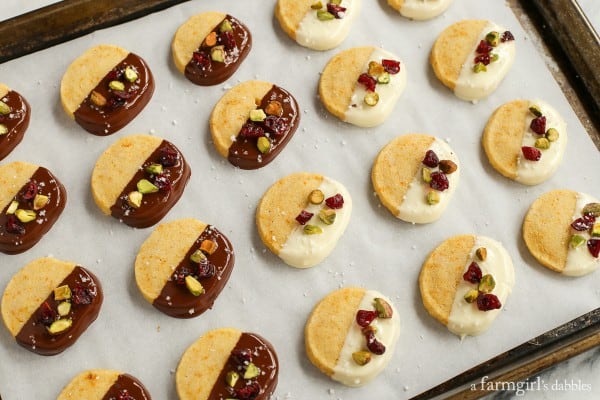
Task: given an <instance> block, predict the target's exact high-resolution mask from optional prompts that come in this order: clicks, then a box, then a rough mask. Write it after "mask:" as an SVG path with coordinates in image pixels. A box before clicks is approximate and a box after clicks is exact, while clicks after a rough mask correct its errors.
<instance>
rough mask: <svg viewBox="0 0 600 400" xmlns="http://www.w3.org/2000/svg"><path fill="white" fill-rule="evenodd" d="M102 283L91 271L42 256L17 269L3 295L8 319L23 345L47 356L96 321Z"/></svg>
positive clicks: (68, 342)
mask: <svg viewBox="0 0 600 400" xmlns="http://www.w3.org/2000/svg"><path fill="white" fill-rule="evenodd" d="M102 300H103V294H102V287H101V286H100V282H99V281H98V278H96V276H94V274H92V273H91V272H90V271H88V270H87V269H85V268H83V267H81V266H79V265H77V264H75V263H71V262H65V261H60V260H56V259H54V258H40V259H37V260H34V261H32V262H30V263H29V264H27V265H26V266H24V267H23V268H22V269H21V270H20V271H19V272H17V273H16V274H15V275H14V276H13V277H12V279H11V280H10V282H9V283H8V285H7V286H6V290H5V291H4V295H3V296H2V319H3V320H4V324H5V325H6V327H7V328H8V330H9V331H10V333H11V335H13V336H14V337H15V339H16V341H17V343H18V344H20V345H21V346H23V347H25V348H26V349H27V350H29V351H32V352H34V353H37V354H41V355H46V356H47V355H54V354H58V353H60V352H62V351H64V350H65V349H67V348H68V347H70V346H71V345H73V343H75V341H77V339H78V338H79V337H80V336H81V335H82V334H83V333H84V332H85V330H86V329H87V328H88V326H89V325H90V324H91V323H92V322H94V321H95V320H96V317H97V316H98V313H99V312H100V307H101V305H102Z"/></svg>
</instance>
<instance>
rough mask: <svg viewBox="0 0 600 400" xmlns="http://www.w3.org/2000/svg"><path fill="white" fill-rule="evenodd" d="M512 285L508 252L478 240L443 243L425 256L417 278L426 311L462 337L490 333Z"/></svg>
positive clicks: (467, 238)
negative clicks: (489, 330) (491, 326)
mask: <svg viewBox="0 0 600 400" xmlns="http://www.w3.org/2000/svg"><path fill="white" fill-rule="evenodd" d="M514 283H515V273H514V267H513V263H512V260H511V258H510V255H509V254H508V252H507V251H506V249H505V248H504V247H503V246H502V244H501V243H499V242H497V241H496V240H494V239H491V238H488V237H485V236H480V235H460V236H454V237H451V238H449V239H447V240H445V241H444V242H442V243H441V244H440V245H438V246H437V247H436V248H435V249H434V250H433V251H432V252H431V253H430V254H429V256H428V257H427V259H426V260H425V262H424V263H423V266H422V268H421V273H420V275H419V289H420V291H421V298H422V300H423V305H424V306H425V309H426V310H427V312H428V313H429V314H430V315H431V316H432V317H433V318H435V319H436V320H438V321H439V322H441V323H442V324H444V325H445V326H446V327H447V328H448V330H450V332H452V333H454V334H456V335H458V336H460V337H461V338H464V337H465V336H467V335H469V336H474V335H479V334H481V333H483V332H485V331H486V330H487V329H488V328H489V326H490V325H491V324H492V322H493V321H494V319H496V317H497V316H498V314H499V313H500V310H501V308H502V307H503V305H504V304H505V303H506V299H507V297H508V295H509V294H510V293H511V291H512V288H513V286H514Z"/></svg>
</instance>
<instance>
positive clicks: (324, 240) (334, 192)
mask: <svg viewBox="0 0 600 400" xmlns="http://www.w3.org/2000/svg"><path fill="white" fill-rule="evenodd" d="M351 213H352V198H351V197H350V193H348V190H347V189H346V188H345V187H344V186H343V185H342V184H341V183H339V182H337V181H335V180H333V179H331V178H328V177H326V176H323V175H319V174H312V173H306V172H300V173H295V174H292V175H288V176H286V177H284V178H282V179H280V180H278V181H277V182H275V183H274V184H273V185H272V186H271V187H270V188H269V189H268V190H267V191H266V192H265V194H264V195H263V197H262V199H261V200H260V203H259V205H258V207H257V209H256V226H257V229H258V233H259V235H260V238H261V239H262V241H263V243H264V244H265V245H266V246H267V247H268V248H269V250H271V251H272V252H273V253H274V254H276V255H278V256H279V257H280V258H281V259H282V260H283V261H284V262H285V263H286V264H288V265H291V266H293V267H296V268H308V267H312V266H315V265H316V264H318V263H320V262H321V261H323V260H324V259H325V258H326V257H327V256H328V255H329V254H330V253H331V252H332V251H333V249H334V248H335V246H336V244H337V242H338V240H339V239H340V238H341V236H342V235H343V233H344V231H345V230H346V227H347V226H348V222H349V221H350V215H351Z"/></svg>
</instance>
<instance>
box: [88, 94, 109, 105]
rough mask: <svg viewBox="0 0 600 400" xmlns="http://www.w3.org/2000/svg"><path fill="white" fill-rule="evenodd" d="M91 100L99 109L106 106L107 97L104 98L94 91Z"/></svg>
mask: <svg viewBox="0 0 600 400" xmlns="http://www.w3.org/2000/svg"><path fill="white" fill-rule="evenodd" d="M90 100H91V101H92V103H94V104H95V105H97V106H98V107H104V106H105V105H106V97H104V96H102V95H101V94H100V93H98V92H96V91H95V90H92V93H91V94H90Z"/></svg>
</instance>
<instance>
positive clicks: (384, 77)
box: [377, 72, 391, 85]
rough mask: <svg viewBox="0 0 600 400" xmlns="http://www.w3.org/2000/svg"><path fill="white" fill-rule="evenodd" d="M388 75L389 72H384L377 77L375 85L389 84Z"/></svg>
mask: <svg viewBox="0 0 600 400" xmlns="http://www.w3.org/2000/svg"><path fill="white" fill-rule="evenodd" d="M390 80H391V78H390V74H389V72H384V73H382V74H380V75H379V76H378V77H377V83H381V84H383V85H385V84H386V83H390Z"/></svg>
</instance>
